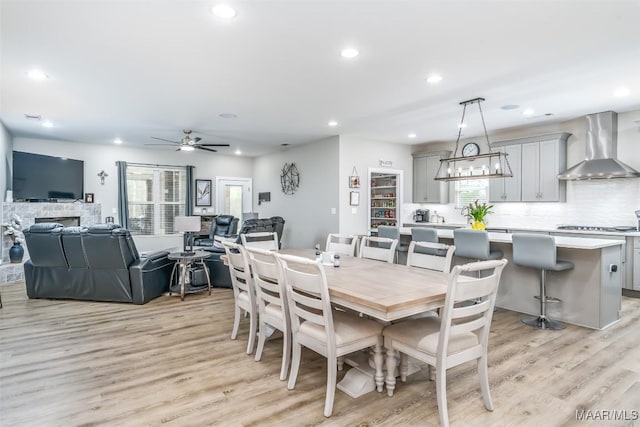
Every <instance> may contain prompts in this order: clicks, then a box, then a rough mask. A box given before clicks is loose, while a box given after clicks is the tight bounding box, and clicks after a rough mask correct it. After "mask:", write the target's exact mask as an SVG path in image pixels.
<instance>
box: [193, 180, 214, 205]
mask: <svg viewBox="0 0 640 427" xmlns="http://www.w3.org/2000/svg"><path fill="white" fill-rule="evenodd" d="M196 206H211V180H210V179H196Z"/></svg>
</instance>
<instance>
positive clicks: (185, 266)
mask: <svg viewBox="0 0 640 427" xmlns="http://www.w3.org/2000/svg"><path fill="white" fill-rule="evenodd" d="M209 255H210V254H209V253H208V252H205V251H195V252H171V253H170V254H169V255H168V256H167V258H169V259H172V260H175V264H174V265H173V270H171V281H170V284H169V295H171V293H172V292H171V285H172V284H173V276H174V274H177V276H176V280H177V283H178V284H179V285H180V300H181V301H184V295H185V292H186V293H193V292H202V291H205V290H208V291H209V295H211V278H210V277H209V269H208V268H207V265H206V264H205V263H204V259H205V258H207V257H208V256H209ZM194 266H201V267H202V269H203V270H204V274H205V275H206V276H207V286H206V287H201V288H198V287H193V288H191V287H190V288H189V289H185V288H186V285H187V278H188V274H189V273H190V272H191V271H192V270H193V269H194Z"/></svg>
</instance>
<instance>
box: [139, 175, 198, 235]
mask: <svg viewBox="0 0 640 427" xmlns="http://www.w3.org/2000/svg"><path fill="white" fill-rule="evenodd" d="M186 196H187V171H186V168H184V167H170V166H163V167H160V166H135V165H129V166H127V203H128V207H129V231H131V234H135V235H164V234H175V231H174V230H173V219H174V217H176V216H178V215H184V212H185V201H186Z"/></svg>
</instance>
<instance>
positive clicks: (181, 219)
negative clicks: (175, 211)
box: [173, 216, 200, 232]
mask: <svg viewBox="0 0 640 427" xmlns="http://www.w3.org/2000/svg"><path fill="white" fill-rule="evenodd" d="M173 228H174V231H184V232H190V231H200V217H199V216H176V217H175V218H174V222H173Z"/></svg>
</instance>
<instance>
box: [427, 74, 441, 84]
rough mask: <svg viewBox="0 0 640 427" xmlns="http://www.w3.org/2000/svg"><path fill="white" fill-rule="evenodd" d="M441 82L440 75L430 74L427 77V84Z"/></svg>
mask: <svg viewBox="0 0 640 427" xmlns="http://www.w3.org/2000/svg"><path fill="white" fill-rule="evenodd" d="M440 81H442V76H441V75H440V74H431V75H430V76H429V77H427V83H439V82H440Z"/></svg>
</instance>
